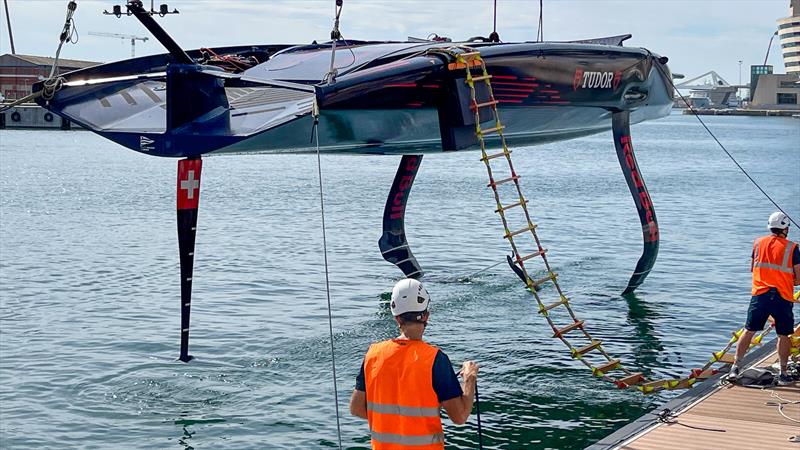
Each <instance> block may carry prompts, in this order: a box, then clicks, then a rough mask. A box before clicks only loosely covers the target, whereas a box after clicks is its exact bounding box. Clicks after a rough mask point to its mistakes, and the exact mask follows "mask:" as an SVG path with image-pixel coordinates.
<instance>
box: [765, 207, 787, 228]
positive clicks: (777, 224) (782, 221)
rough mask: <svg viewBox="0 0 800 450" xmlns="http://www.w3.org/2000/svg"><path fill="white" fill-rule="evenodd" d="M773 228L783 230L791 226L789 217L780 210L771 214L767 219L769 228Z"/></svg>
mask: <svg viewBox="0 0 800 450" xmlns="http://www.w3.org/2000/svg"><path fill="white" fill-rule="evenodd" d="M773 228H780V229H781V230H785V229H786V228H789V217H788V216H787V215H786V214H784V213H782V212H780V211H776V212H774V213H772V214H770V216H769V220H768V221H767V229H770V230H771V229H773Z"/></svg>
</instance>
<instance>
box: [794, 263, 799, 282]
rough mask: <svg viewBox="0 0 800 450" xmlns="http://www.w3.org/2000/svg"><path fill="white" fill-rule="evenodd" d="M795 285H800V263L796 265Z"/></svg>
mask: <svg viewBox="0 0 800 450" xmlns="http://www.w3.org/2000/svg"><path fill="white" fill-rule="evenodd" d="M794 285H795V286H800V264H798V265H796V266H794Z"/></svg>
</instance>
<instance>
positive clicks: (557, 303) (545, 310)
mask: <svg viewBox="0 0 800 450" xmlns="http://www.w3.org/2000/svg"><path fill="white" fill-rule="evenodd" d="M564 303H566V302H565V301H564V300H560V301H557V302H555V303H551V304H549V305H546V306H542V307H541V308H539V312H540V313H541V312H547V311H550V310H551V309H553V308H558V307H559V306H561V305H563V304H564Z"/></svg>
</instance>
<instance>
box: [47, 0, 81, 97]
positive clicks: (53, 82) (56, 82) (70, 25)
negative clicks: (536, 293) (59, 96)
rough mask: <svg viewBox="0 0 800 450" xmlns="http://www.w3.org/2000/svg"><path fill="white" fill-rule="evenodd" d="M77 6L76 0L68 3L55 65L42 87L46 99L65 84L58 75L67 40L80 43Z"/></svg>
mask: <svg viewBox="0 0 800 450" xmlns="http://www.w3.org/2000/svg"><path fill="white" fill-rule="evenodd" d="M77 8H78V4H77V3H76V2H75V1H74V0H73V1H70V2H69V3H68V4H67V17H66V19H65V20H64V28H63V29H62V30H61V36H59V42H58V49H57V50H56V56H55V58H54V59H53V66H52V67H51V68H50V76H48V77H47V79H46V80H45V81H44V86H43V88H42V97H44V99H45V100H50V99H51V98H53V96H54V95H55V94H56V92H58V90H59V89H61V86H62V85H63V84H64V78H62V77H59V76H58V59H59V58H60V56H61V48H62V47H63V46H64V43H65V42H69V43H71V44H77V43H78V38H79V37H78V28H77V27H76V26H75V21H74V20H73V19H72V16H73V14H75V9H77Z"/></svg>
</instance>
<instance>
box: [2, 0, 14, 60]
mask: <svg viewBox="0 0 800 450" xmlns="http://www.w3.org/2000/svg"><path fill="white" fill-rule="evenodd" d="M3 4H4V5H5V7H6V22H7V23H8V40H9V42H11V54H12V55H16V54H17V51H16V50H15V49H14V33H12V32H11V16H10V15H9V14H8V0H3Z"/></svg>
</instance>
